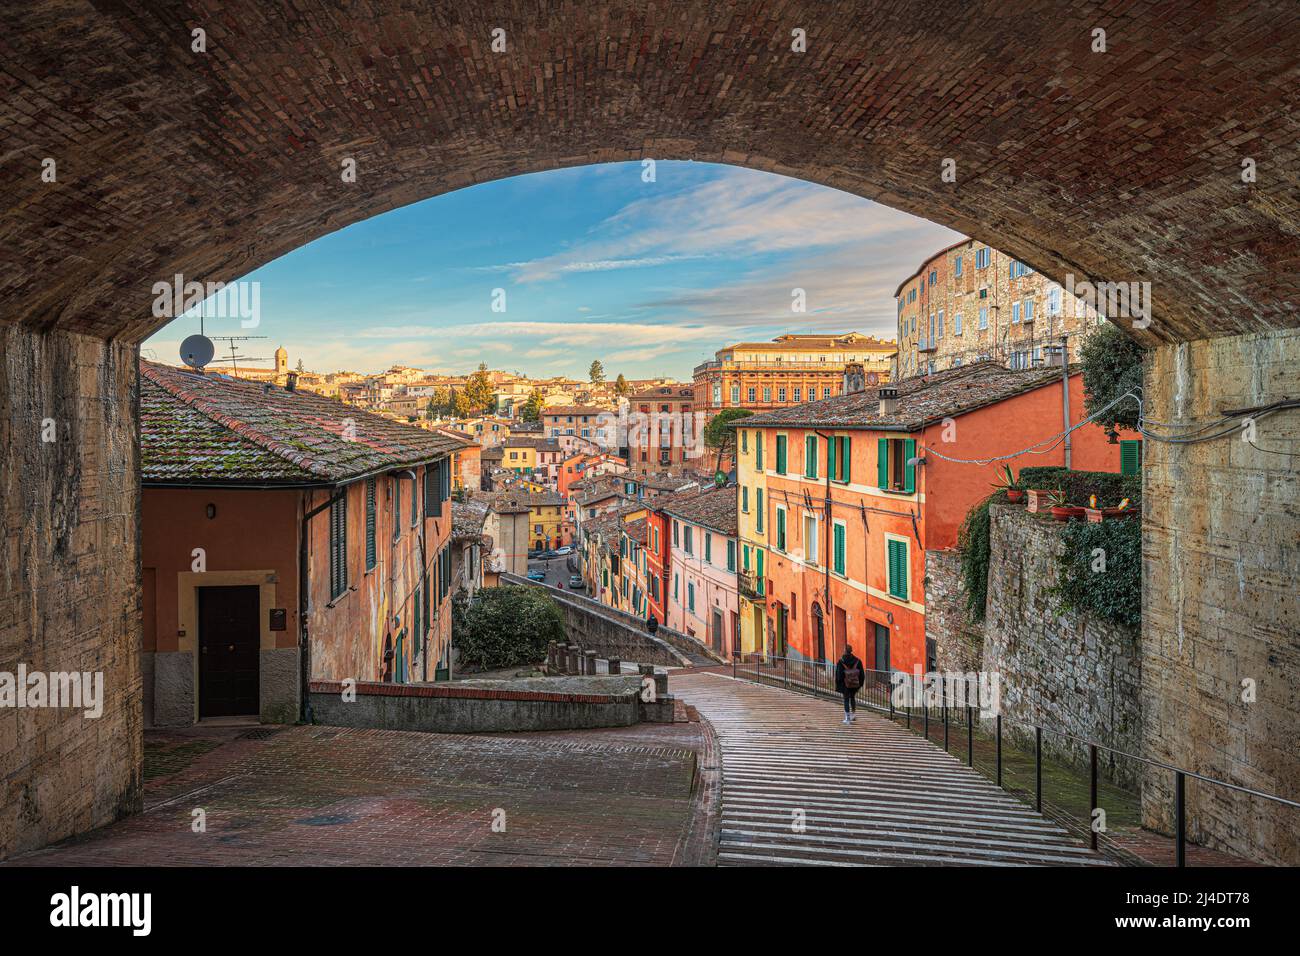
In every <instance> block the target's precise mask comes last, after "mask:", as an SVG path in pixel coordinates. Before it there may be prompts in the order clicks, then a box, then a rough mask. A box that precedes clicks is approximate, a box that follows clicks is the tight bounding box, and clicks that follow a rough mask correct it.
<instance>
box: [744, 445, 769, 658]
mask: <svg viewBox="0 0 1300 956" xmlns="http://www.w3.org/2000/svg"><path fill="white" fill-rule="evenodd" d="M735 447H736V451H737V454H736V495H737V502H736V505H737V507H736V532H737V538H738V541H737V543H738V545H739V548H740V554H739V556H738V562H737V568H736V573H737V584H738V588H739V595H738V597H739V607H740V613H739V616H740V652H741V653H742V654H745V655H749V654H761V653H763V652H764V648H765V636H766V633H767V597H766V594H765V588H766V586H765V583H764V577H765V575H764V572H765V570H766V563H767V535H768V531H769V529H768V527H767V524H766V521H765V509H766V507H767V477H766V473H765V471H764V468H765V466H766V465H767V459H768V457H770V455H771V454H772V450H771V449H767V448H764V447H763V432H762V431H761V430H759V429H753V428H742V427H737V428H736V438H735Z"/></svg>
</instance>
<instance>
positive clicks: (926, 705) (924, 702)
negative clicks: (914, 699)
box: [921, 687, 930, 742]
mask: <svg viewBox="0 0 1300 956" xmlns="http://www.w3.org/2000/svg"><path fill="white" fill-rule="evenodd" d="M921 706H922V707H924V708H925V739H926V741H927V742H928V741H929V740H930V701H929V700H927V699H926V696H925V689H924V687H923V688H922V690H921Z"/></svg>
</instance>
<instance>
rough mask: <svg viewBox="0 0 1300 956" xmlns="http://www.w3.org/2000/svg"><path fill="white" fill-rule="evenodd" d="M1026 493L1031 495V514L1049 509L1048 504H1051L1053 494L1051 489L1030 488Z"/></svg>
mask: <svg viewBox="0 0 1300 956" xmlns="http://www.w3.org/2000/svg"><path fill="white" fill-rule="evenodd" d="M1025 493H1026V494H1027V495H1029V513H1030V514H1037V513H1038V512H1040V511H1046V510H1047V508H1048V506H1049V504H1050V500H1049V499H1050V498H1051V496H1052V492H1051V491H1049V490H1047V489H1046V488H1030V489H1029V490H1028V491H1027V492H1025Z"/></svg>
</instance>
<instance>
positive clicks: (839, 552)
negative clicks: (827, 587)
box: [835, 524, 845, 574]
mask: <svg viewBox="0 0 1300 956" xmlns="http://www.w3.org/2000/svg"><path fill="white" fill-rule="evenodd" d="M844 550H845V549H844V525H842V524H837V525H836V526H835V573H836V574H843V573H844V557H845V554H844Z"/></svg>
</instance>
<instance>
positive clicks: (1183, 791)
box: [1174, 770, 1187, 866]
mask: <svg viewBox="0 0 1300 956" xmlns="http://www.w3.org/2000/svg"><path fill="white" fill-rule="evenodd" d="M1174 818H1175V822H1174V825H1175V831H1174V832H1175V834H1176V836H1177V839H1176V841H1175V843H1174V866H1186V865H1187V775H1186V774H1184V773H1183V772H1182V771H1181V770H1179V771H1177V772H1176V773H1175V774H1174Z"/></svg>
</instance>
